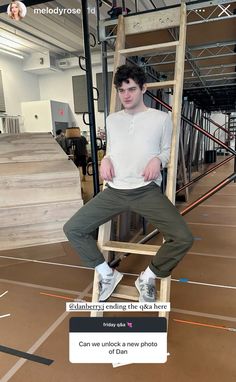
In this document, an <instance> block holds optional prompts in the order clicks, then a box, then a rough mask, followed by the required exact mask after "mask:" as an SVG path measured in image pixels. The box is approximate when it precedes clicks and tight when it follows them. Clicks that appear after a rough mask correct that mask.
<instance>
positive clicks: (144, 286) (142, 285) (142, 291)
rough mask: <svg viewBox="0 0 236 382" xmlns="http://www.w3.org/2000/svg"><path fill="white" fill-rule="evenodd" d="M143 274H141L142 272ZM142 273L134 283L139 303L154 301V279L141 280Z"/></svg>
mask: <svg viewBox="0 0 236 382" xmlns="http://www.w3.org/2000/svg"><path fill="white" fill-rule="evenodd" d="M142 273H143V272H142ZM142 273H141V274H140V275H139V277H138V278H137V280H136V281H135V286H136V288H137V289H138V292H139V302H155V301H156V282H155V279H152V278H149V279H148V280H146V279H142Z"/></svg>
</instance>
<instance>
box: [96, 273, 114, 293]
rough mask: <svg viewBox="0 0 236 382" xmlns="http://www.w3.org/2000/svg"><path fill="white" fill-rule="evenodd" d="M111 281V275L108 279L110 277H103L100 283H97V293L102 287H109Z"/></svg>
mask: <svg viewBox="0 0 236 382" xmlns="http://www.w3.org/2000/svg"><path fill="white" fill-rule="evenodd" d="M111 280H112V275H111V277H110V275H109V276H108V277H106V278H105V277H103V278H102V279H101V280H100V281H99V284H98V287H99V291H101V290H102V289H103V287H104V286H106V285H109V284H111Z"/></svg>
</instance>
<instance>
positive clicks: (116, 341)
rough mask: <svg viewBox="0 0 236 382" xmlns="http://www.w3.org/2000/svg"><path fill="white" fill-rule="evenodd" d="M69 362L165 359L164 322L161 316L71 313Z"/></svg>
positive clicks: (123, 361)
mask: <svg viewBox="0 0 236 382" xmlns="http://www.w3.org/2000/svg"><path fill="white" fill-rule="evenodd" d="M69 360H70V362H71V363H164V362H166V361H167V324H166V318H164V317H121V318H118V317H110V318H105V317H72V318H71V319H70V333H69Z"/></svg>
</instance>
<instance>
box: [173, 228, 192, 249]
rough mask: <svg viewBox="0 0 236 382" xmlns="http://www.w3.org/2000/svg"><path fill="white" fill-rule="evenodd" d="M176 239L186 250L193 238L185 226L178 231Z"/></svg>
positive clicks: (190, 245)
mask: <svg viewBox="0 0 236 382" xmlns="http://www.w3.org/2000/svg"><path fill="white" fill-rule="evenodd" d="M176 240H177V241H178V242H179V243H180V244H181V245H182V246H183V247H184V249H185V251H187V250H188V249H190V248H191V247H192V245H193V241H194V238H193V235H192V233H191V231H190V230H189V229H188V227H187V226H186V227H183V229H182V230H181V231H180V232H178V234H177V237H176Z"/></svg>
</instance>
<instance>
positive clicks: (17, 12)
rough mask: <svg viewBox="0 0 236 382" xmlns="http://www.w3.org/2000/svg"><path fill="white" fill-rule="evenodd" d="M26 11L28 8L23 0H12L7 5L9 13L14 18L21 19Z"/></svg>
mask: <svg viewBox="0 0 236 382" xmlns="http://www.w3.org/2000/svg"><path fill="white" fill-rule="evenodd" d="M26 13H27V8H26V6H25V4H24V3H22V1H11V3H10V4H9V5H8V7H7V14H8V16H9V17H10V18H11V19H12V20H16V21H20V20H21V19H23V18H24V17H25V15H26Z"/></svg>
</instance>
